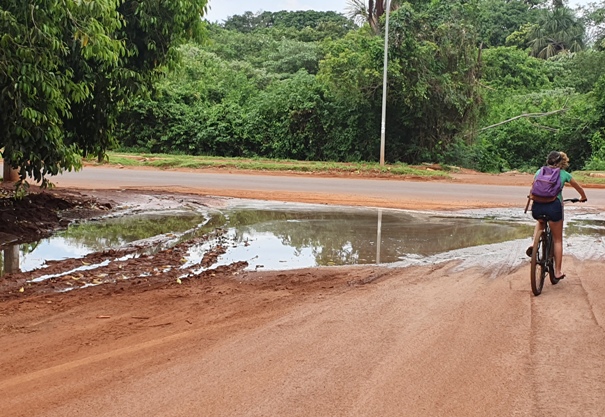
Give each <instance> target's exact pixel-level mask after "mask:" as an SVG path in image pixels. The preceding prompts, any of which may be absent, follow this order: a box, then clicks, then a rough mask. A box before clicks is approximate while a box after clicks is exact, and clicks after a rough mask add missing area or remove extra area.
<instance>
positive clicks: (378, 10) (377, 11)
mask: <svg viewBox="0 0 605 417" xmlns="http://www.w3.org/2000/svg"><path fill="white" fill-rule="evenodd" d="M388 1H389V0H369V1H368V4H367V5H366V2H365V0H348V1H347V3H348V13H347V14H348V16H349V17H350V18H351V19H353V20H355V21H356V22H357V23H359V24H363V23H368V24H369V25H370V27H371V28H372V29H373V30H374V32H375V33H378V32H380V18H381V17H382V16H384V14H385V12H386V6H387V3H388ZM402 3H403V1H402V0H391V11H395V10H397V9H398V8H399V6H400V5H401V4H402Z"/></svg>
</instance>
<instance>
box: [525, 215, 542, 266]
mask: <svg viewBox="0 0 605 417" xmlns="http://www.w3.org/2000/svg"><path fill="white" fill-rule="evenodd" d="M542 230H544V225H543V224H542V221H540V220H536V226H535V227H534V234H533V235H532V237H531V244H530V245H529V247H528V248H527V250H526V251H525V254H526V255H527V256H529V257H530V258H531V254H532V250H533V247H534V239H535V238H536V236H538V235H539V234H540V233H542Z"/></svg>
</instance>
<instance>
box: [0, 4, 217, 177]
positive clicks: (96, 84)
mask: <svg viewBox="0 0 605 417" xmlns="http://www.w3.org/2000/svg"><path fill="white" fill-rule="evenodd" d="M205 7H206V0H188V1H179V2H165V1H160V0H146V1H135V0H96V1H92V0H61V1H60V0H5V1H3V2H2V8H1V9H0V28H1V29H0V33H2V37H1V39H0V46H1V48H0V91H1V93H0V108H2V112H1V115H0V118H1V123H0V125H1V126H2V127H1V128H0V129H1V130H0V148H4V150H3V157H4V159H5V163H10V165H11V166H12V167H14V168H18V169H19V173H20V176H21V179H25V178H26V177H28V176H30V177H32V178H33V179H34V180H35V181H42V183H43V184H45V183H46V176H48V175H56V174H58V173H59V172H60V171H61V170H63V169H68V170H71V169H74V168H78V167H79V157H80V156H81V155H88V154H95V155H97V156H98V157H99V158H101V157H102V156H103V155H104V152H105V150H106V149H107V147H108V146H109V145H110V144H111V134H112V128H113V125H114V119H115V117H116V115H117V112H118V109H119V106H120V105H121V104H122V103H124V102H125V101H126V100H127V99H128V98H129V97H131V96H132V94H134V93H136V92H138V91H140V90H141V88H142V87H143V86H144V85H145V84H146V83H147V82H149V81H150V80H151V79H152V76H153V74H154V71H155V70H156V69H157V68H159V67H160V66H162V65H164V64H166V63H169V62H170V61H172V60H173V58H174V55H173V52H171V51H172V46H174V45H177V44H179V43H180V42H182V40H183V39H186V38H190V37H192V36H195V35H196V34H198V35H199V34H200V33H201V32H200V31H201V27H202V26H201V20H200V17H201V15H202V14H203V13H204V11H205Z"/></svg>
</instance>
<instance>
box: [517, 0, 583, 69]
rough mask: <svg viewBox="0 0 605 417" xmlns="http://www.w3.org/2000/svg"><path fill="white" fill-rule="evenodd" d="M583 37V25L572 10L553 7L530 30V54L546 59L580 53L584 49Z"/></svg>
mask: <svg viewBox="0 0 605 417" xmlns="http://www.w3.org/2000/svg"><path fill="white" fill-rule="evenodd" d="M584 35H585V29H584V25H583V24H582V22H581V20H580V19H578V18H577V17H576V15H575V14H574V12H573V10H571V9H569V8H567V7H555V8H553V9H551V10H547V11H544V12H543V13H542V15H541V16H540V18H539V19H538V22H537V24H536V25H535V26H533V27H532V29H531V30H530V32H529V34H528V36H529V39H530V41H529V47H530V48H531V54H532V55H533V56H536V57H538V58H544V59H547V58H551V57H553V56H555V55H557V54H559V53H561V52H564V51H569V52H578V51H581V50H582V49H584Z"/></svg>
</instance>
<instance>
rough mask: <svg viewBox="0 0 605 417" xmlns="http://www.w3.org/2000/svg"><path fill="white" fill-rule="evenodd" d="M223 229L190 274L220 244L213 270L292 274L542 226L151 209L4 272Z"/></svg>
mask: <svg viewBox="0 0 605 417" xmlns="http://www.w3.org/2000/svg"><path fill="white" fill-rule="evenodd" d="M570 217H571V216H570ZM573 217H574V218H573V219H571V220H568V223H567V226H566V229H565V230H566V232H565V233H566V236H572V235H581V236H593V235H595V236H596V237H599V236H601V237H602V236H605V220H604V219H601V218H598V217H594V216H593V217H590V216H587V217H586V216H584V217H583V216H582V215H578V216H573ZM217 228H218V229H221V233H214V234H212V237H211V238H210V239H208V240H204V241H203V243H197V244H193V245H192V246H191V247H189V252H188V255H187V257H186V259H185V261H184V262H183V265H179V266H180V267H182V268H192V267H195V266H196V265H198V264H200V262H201V260H202V258H203V257H204V254H206V253H207V252H208V251H209V250H210V249H211V248H215V247H217V246H222V247H224V249H225V253H224V254H222V255H221V256H219V258H218V261H217V263H215V264H214V265H212V266H211V267H210V268H214V267H217V266H221V265H229V264H232V263H234V262H239V261H246V262H248V267H247V269H248V270H255V269H261V268H262V269H266V270H285V269H295V268H304V267H314V266H331V265H360V264H379V263H398V262H402V261H409V260H414V259H422V260H429V259H434V257H435V256H436V255H439V254H446V253H449V252H453V251H457V250H462V249H467V248H474V247H487V246H486V245H494V244H499V243H503V242H511V241H515V240H519V239H528V238H529V236H530V235H531V233H532V231H533V221H532V220H531V218H529V216H528V215H523V213H522V210H517V211H509V212H502V210H500V211H497V210H494V211H490V210H483V211H467V212H456V213H442V214H435V213H433V212H431V213H429V212H412V211H402V210H391V209H367V208H351V207H333V206H323V205H304V204H290V203H267V202H242V201H241V200H237V201H236V202H235V203H233V204H232V205H231V206H230V207H227V208H222V209H220V210H219V209H209V208H207V207H203V208H200V207H197V208H191V209H187V210H174V209H173V210H167V211H150V212H147V213H138V214H129V215H127V216H122V217H118V216H116V217H113V218H105V219H102V220H98V221H90V222H86V223H82V224H78V225H73V226H70V227H69V228H68V229H67V230H65V231H62V232H59V233H57V234H56V235H54V236H52V237H51V238H49V239H44V240H41V241H39V242H37V243H34V244H27V245H19V246H14V247H9V248H7V249H5V250H4V252H3V254H2V256H1V257H0V267H1V269H2V271H4V272H16V271H19V270H20V271H22V272H27V271H31V270H33V269H38V268H42V267H44V264H45V262H47V261H51V260H61V259H68V258H81V257H84V256H85V255H87V254H90V253H93V252H99V251H104V250H107V249H111V248H122V247H124V246H128V245H140V246H141V247H145V248H147V249H146V250H147V251H149V250H151V251H153V250H158V249H162V248H166V247H170V246H171V245H174V244H176V243H179V242H182V241H185V240H188V239H191V238H192V237H196V236H201V235H202V234H206V233H209V232H212V231H214V230H216V229H217ZM201 270H202V269H201V267H200V271H201Z"/></svg>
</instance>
